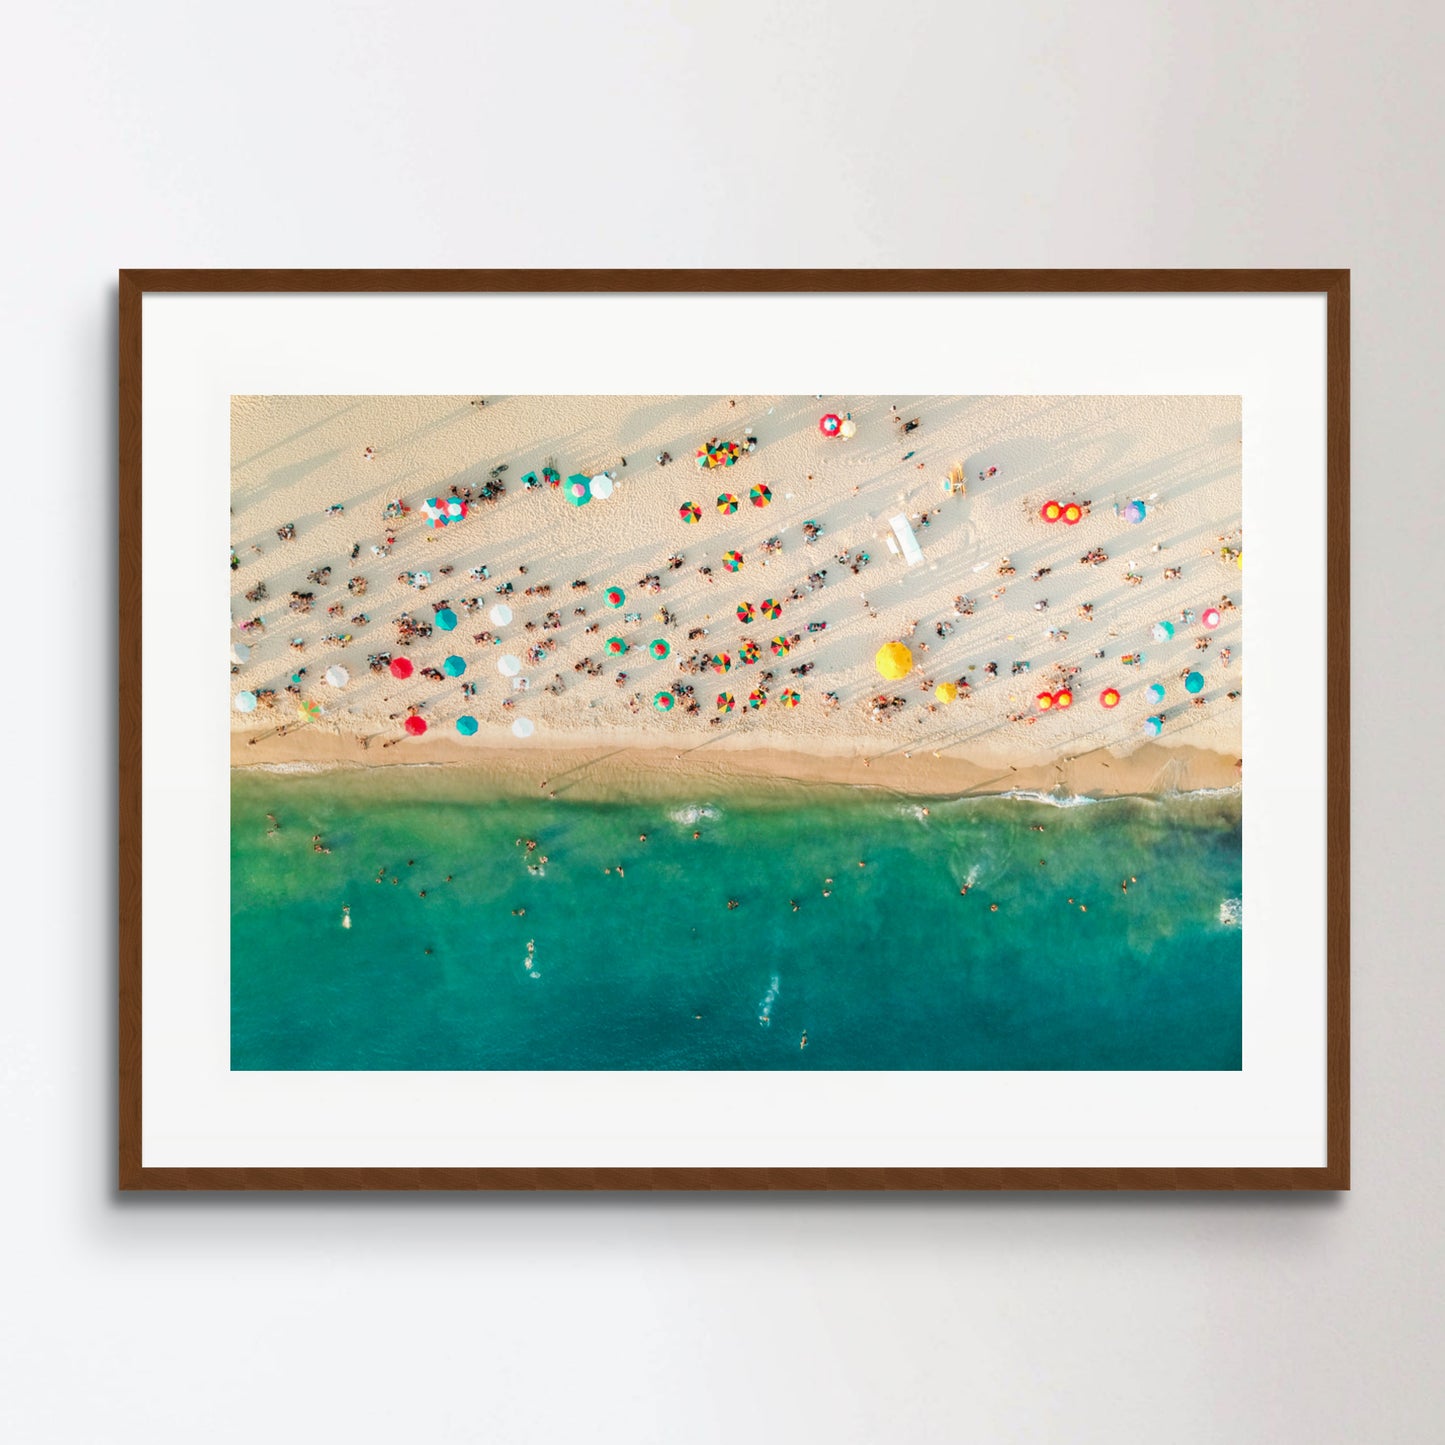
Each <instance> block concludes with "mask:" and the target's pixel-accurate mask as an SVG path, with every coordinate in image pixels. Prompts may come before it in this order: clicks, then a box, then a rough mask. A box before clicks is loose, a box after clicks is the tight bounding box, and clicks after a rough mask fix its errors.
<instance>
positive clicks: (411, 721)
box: [402, 717, 426, 738]
mask: <svg viewBox="0 0 1445 1445" xmlns="http://www.w3.org/2000/svg"><path fill="white" fill-rule="evenodd" d="M402 727H404V728H405V729H406V730H407V732H409V733H410V734H411V735H412V737H414V738H419V737H420V736H421V735H422V734H423V733H424V732H425V731H426V719H425V718H424V717H409V718H407V720H406V721H405V722H404V723H403V724H402Z"/></svg>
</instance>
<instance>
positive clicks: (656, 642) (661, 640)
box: [647, 637, 672, 662]
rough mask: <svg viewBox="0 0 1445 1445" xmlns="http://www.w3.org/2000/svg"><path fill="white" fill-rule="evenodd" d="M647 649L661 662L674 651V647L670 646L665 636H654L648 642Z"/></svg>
mask: <svg viewBox="0 0 1445 1445" xmlns="http://www.w3.org/2000/svg"><path fill="white" fill-rule="evenodd" d="M647 650H648V651H649V652H650V653H651V654H652V655H653V656H654V657H655V658H656V659H657V660H658V661H659V662H661V661H662V660H663V659H664V658H665V657H667V656H668V654H669V653H670V652H671V651H672V648H671V647H670V646H668V642H667V639H666V638H665V637H654V638H653V639H652V641H651V642H649V643H648V644H647Z"/></svg>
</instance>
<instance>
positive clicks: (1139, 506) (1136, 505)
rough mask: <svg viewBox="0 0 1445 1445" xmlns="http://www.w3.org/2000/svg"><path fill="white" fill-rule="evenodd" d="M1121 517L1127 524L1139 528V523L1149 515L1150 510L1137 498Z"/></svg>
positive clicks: (1128, 505)
mask: <svg viewBox="0 0 1445 1445" xmlns="http://www.w3.org/2000/svg"><path fill="white" fill-rule="evenodd" d="M1119 515H1120V516H1121V517H1123V519H1124V520H1125V521H1126V522H1132V523H1133V524H1134V525H1135V526H1136V527H1137V526H1138V525H1139V523H1140V522H1142V521H1143V520H1144V518H1145V517H1147V516H1148V515H1149V509H1148V508H1147V507H1145V505H1144V503H1143V502H1141V501H1139V500H1138V499H1137V498H1136V499H1135V500H1134V501H1132V502H1129V503H1128V504H1127V505H1126V506H1125V507H1124V509H1123V511H1121V512H1120V513H1119Z"/></svg>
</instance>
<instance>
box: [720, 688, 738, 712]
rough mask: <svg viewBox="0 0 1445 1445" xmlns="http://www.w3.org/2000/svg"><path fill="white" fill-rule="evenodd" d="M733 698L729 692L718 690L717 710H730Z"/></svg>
mask: <svg viewBox="0 0 1445 1445" xmlns="http://www.w3.org/2000/svg"><path fill="white" fill-rule="evenodd" d="M734 702H735V699H734V698H733V695H732V693H730V692H720V693H718V695H717V710H718V711H719V712H731V711H732V710H733V705H734Z"/></svg>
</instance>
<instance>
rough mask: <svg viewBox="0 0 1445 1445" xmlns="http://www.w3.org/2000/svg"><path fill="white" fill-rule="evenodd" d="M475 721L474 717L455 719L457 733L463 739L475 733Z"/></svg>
mask: <svg viewBox="0 0 1445 1445" xmlns="http://www.w3.org/2000/svg"><path fill="white" fill-rule="evenodd" d="M476 730H477V720H476V718H474V717H469V716H463V717H459V718H458V719H457V731H458V732H459V733H460V734H461V735H462V736H463V737H464V738H469V737H471V736H473V735H474V734H475V733H476Z"/></svg>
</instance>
